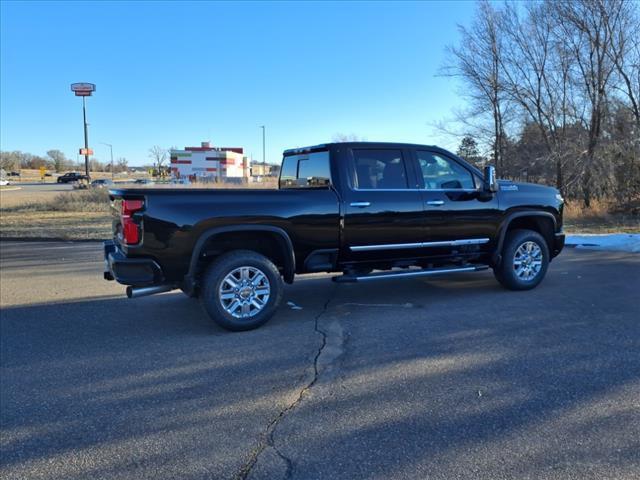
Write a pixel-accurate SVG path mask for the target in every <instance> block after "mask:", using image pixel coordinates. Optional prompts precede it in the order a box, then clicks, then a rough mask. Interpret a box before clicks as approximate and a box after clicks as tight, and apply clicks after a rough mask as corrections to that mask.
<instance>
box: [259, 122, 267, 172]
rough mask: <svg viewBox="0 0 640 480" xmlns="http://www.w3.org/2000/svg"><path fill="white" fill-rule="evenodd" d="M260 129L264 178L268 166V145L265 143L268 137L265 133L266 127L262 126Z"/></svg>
mask: <svg viewBox="0 0 640 480" xmlns="http://www.w3.org/2000/svg"><path fill="white" fill-rule="evenodd" d="M260 128H261V129H262V176H263V177H264V176H265V171H266V165H267V157H266V148H265V146H266V143H265V137H266V132H265V127H264V125H262V126H260Z"/></svg>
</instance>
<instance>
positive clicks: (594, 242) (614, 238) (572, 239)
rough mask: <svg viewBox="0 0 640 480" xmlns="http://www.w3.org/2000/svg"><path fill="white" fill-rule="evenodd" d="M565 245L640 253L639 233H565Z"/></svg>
mask: <svg viewBox="0 0 640 480" xmlns="http://www.w3.org/2000/svg"><path fill="white" fill-rule="evenodd" d="M565 245H569V246H575V247H576V248H585V249H591V250H616V251H619V252H633V253H640V233H611V234H584V235H567V238H566V240H565Z"/></svg>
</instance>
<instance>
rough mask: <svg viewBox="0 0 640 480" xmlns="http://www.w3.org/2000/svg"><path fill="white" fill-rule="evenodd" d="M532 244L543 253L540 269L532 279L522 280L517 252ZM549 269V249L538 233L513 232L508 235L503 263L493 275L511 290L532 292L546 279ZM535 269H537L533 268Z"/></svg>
mask: <svg viewBox="0 0 640 480" xmlns="http://www.w3.org/2000/svg"><path fill="white" fill-rule="evenodd" d="M528 242H532V243H534V244H535V245H537V246H538V248H539V249H540V252H541V258H540V262H541V264H540V269H539V270H538V271H537V273H535V274H532V275H533V276H532V277H531V278H521V277H520V276H519V275H518V274H517V272H516V266H515V265H514V261H515V257H516V252H517V251H518V249H519V248H520V247H521V246H522V245H525V244H527V243H528ZM548 267H549V247H548V246H547V242H546V241H545V239H544V238H543V237H542V235H540V234H539V233H538V232H535V231H533V230H512V231H511V232H508V233H507V237H506V238H505V241H504V246H503V248H502V261H501V262H500V265H499V266H498V267H495V268H494V269H493V274H494V275H495V277H496V280H498V282H500V284H501V285H502V286H503V287H505V288H508V289H509V290H531V289H532V288H535V287H537V286H538V284H539V283H540V282H541V281H542V280H543V279H544V276H545V275H546V273H547V268H548ZM532 268H535V267H532Z"/></svg>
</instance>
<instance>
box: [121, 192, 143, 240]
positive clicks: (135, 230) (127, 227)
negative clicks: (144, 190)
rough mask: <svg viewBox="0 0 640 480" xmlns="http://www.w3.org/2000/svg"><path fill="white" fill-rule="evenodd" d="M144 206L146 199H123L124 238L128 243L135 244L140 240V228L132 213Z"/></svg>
mask: <svg viewBox="0 0 640 480" xmlns="http://www.w3.org/2000/svg"><path fill="white" fill-rule="evenodd" d="M143 208H144V200H123V201H122V212H121V215H120V217H121V221H122V240H123V241H124V243H126V244H127V245H135V244H136V243H138V242H140V228H139V227H138V224H137V223H136V222H135V221H134V220H133V218H132V217H131V215H133V214H134V213H135V212H138V211H140V210H142V209H143Z"/></svg>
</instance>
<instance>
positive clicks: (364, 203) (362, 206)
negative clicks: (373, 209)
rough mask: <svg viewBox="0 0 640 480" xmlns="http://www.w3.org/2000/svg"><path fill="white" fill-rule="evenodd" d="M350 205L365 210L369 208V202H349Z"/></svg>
mask: <svg viewBox="0 0 640 480" xmlns="http://www.w3.org/2000/svg"><path fill="white" fill-rule="evenodd" d="M350 205H351V206H352V207H358V208H365V207H370V206H371V202H351V203H350Z"/></svg>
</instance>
